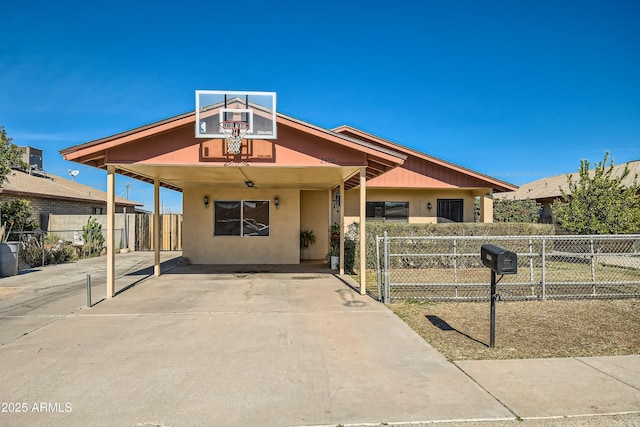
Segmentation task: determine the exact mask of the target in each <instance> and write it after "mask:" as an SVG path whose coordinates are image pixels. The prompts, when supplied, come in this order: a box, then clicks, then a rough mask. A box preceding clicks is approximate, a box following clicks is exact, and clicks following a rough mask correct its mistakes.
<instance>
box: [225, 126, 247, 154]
mask: <svg viewBox="0 0 640 427" xmlns="http://www.w3.org/2000/svg"><path fill="white" fill-rule="evenodd" d="M248 131H249V123H248V122H243V121H235V120H225V121H224V122H220V132H221V133H222V134H223V135H224V139H225V141H227V152H228V153H231V154H240V149H241V148H242V140H243V139H244V136H245V135H246V134H247V132H248Z"/></svg>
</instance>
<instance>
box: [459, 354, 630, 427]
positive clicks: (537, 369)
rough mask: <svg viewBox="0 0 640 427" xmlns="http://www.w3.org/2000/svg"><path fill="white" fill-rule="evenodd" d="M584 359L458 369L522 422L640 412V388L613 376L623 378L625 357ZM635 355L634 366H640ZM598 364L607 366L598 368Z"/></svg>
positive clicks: (493, 363) (474, 365)
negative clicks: (520, 418)
mask: <svg viewBox="0 0 640 427" xmlns="http://www.w3.org/2000/svg"><path fill="white" fill-rule="evenodd" d="M611 360H615V361H616V362H617V365H618V366H613V365H610V364H607V360H606V359H600V360H598V361H597V362H596V361H591V363H590V364H587V363H585V362H584V361H582V360H578V359H572V358H566V359H526V360H483V361H459V362H456V365H458V366H459V367H460V369H462V370H463V371H464V372H466V373H467V374H468V375H469V376H471V377H472V378H473V379H474V380H476V381H477V382H478V383H479V384H481V385H482V387H483V388H484V389H485V390H487V391H488V392H489V393H491V394H492V395H493V396H494V397H496V398H497V399H498V400H499V401H500V402H502V403H503V404H504V405H505V406H506V407H508V408H509V409H511V411H513V412H514V413H515V414H516V415H518V416H520V417H522V418H539V417H567V416H578V415H580V416H582V415H595V414H614V413H628V412H639V411H640V389H638V388H635V387H633V386H632V385H630V384H627V383H625V382H622V381H621V380H620V379H618V378H616V377H614V376H612V375H609V374H608V373H607V371H608V370H609V371H613V372H615V373H616V374H617V375H624V374H623V372H624V370H625V369H624V365H625V363H624V362H622V363H620V361H621V360H625V358H624V357H622V358H616V359H609V361H611ZM636 361H637V360H636V359H635V356H631V359H629V360H628V362H629V363H630V366H635V368H634V369H638V365H637V364H636V363H635V362H636ZM593 365H596V366H600V367H603V368H604V369H599V368H595V367H594V366H593Z"/></svg>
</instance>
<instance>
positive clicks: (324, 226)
mask: <svg viewBox="0 0 640 427" xmlns="http://www.w3.org/2000/svg"><path fill="white" fill-rule="evenodd" d="M300 229H301V230H312V231H313V234H314V235H315V236H316V243H315V245H313V246H310V247H309V249H302V250H301V253H300V255H301V256H302V258H303V259H324V258H325V257H326V255H327V253H328V252H329V191H328V190H316V191H301V192H300Z"/></svg>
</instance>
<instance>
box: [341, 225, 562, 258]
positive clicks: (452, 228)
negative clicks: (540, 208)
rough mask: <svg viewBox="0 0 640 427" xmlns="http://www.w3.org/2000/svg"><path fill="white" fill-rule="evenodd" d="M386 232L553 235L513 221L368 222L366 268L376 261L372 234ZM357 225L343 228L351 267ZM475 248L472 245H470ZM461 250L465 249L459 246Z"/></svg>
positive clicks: (392, 234) (551, 229) (551, 231)
mask: <svg viewBox="0 0 640 427" xmlns="http://www.w3.org/2000/svg"><path fill="white" fill-rule="evenodd" d="M385 231H386V232H387V235H388V236H389V237H411V236H415V237H418V236H548V235H553V234H555V229H554V226H553V225H551V224H530V223H517V222H502V223H473V222H468V223H446V224H399V223H389V222H370V223H367V224H366V232H367V247H366V250H367V254H366V255H367V268H371V269H374V268H375V262H376V236H382V235H383V234H384V232H385ZM359 234H360V233H359V227H358V224H357V223H354V224H351V225H350V226H349V228H348V230H347V234H346V236H345V237H346V239H347V241H352V242H354V244H352V245H349V248H353V249H352V250H353V253H349V251H348V250H347V249H346V247H345V258H346V259H353V260H356V261H355V263H354V264H355V267H356V268H357V267H358V266H359V262H358V261H357V260H358V259H360V244H359V243H358V242H359ZM474 249H475V248H474ZM460 250H461V251H464V250H465V248H460Z"/></svg>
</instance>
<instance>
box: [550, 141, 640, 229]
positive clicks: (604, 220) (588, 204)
mask: <svg viewBox="0 0 640 427" xmlns="http://www.w3.org/2000/svg"><path fill="white" fill-rule="evenodd" d="M608 159H609V152H607V153H606V154H605V156H604V160H603V161H602V162H601V163H597V164H596V165H595V170H594V171H592V172H591V173H589V161H588V160H582V161H581V162H580V170H579V173H578V175H579V178H578V180H577V181H576V182H574V181H573V178H572V175H571V174H569V175H567V182H568V184H569V191H568V192H565V191H564V190H563V189H562V188H560V192H561V193H562V200H559V201H557V202H555V203H554V204H553V213H554V215H555V217H556V222H557V223H558V225H560V226H561V227H562V228H564V229H565V230H567V231H568V232H570V233H574V234H624V233H637V232H639V231H640V187H638V176H637V175H636V176H635V177H634V179H633V184H632V185H631V186H629V187H626V186H625V185H624V184H623V183H622V181H623V180H624V179H625V178H626V177H627V176H628V175H629V166H628V165H627V166H625V169H624V171H623V172H622V174H620V175H615V174H614V170H613V160H611V162H610V166H608V167H607V160H608Z"/></svg>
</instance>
